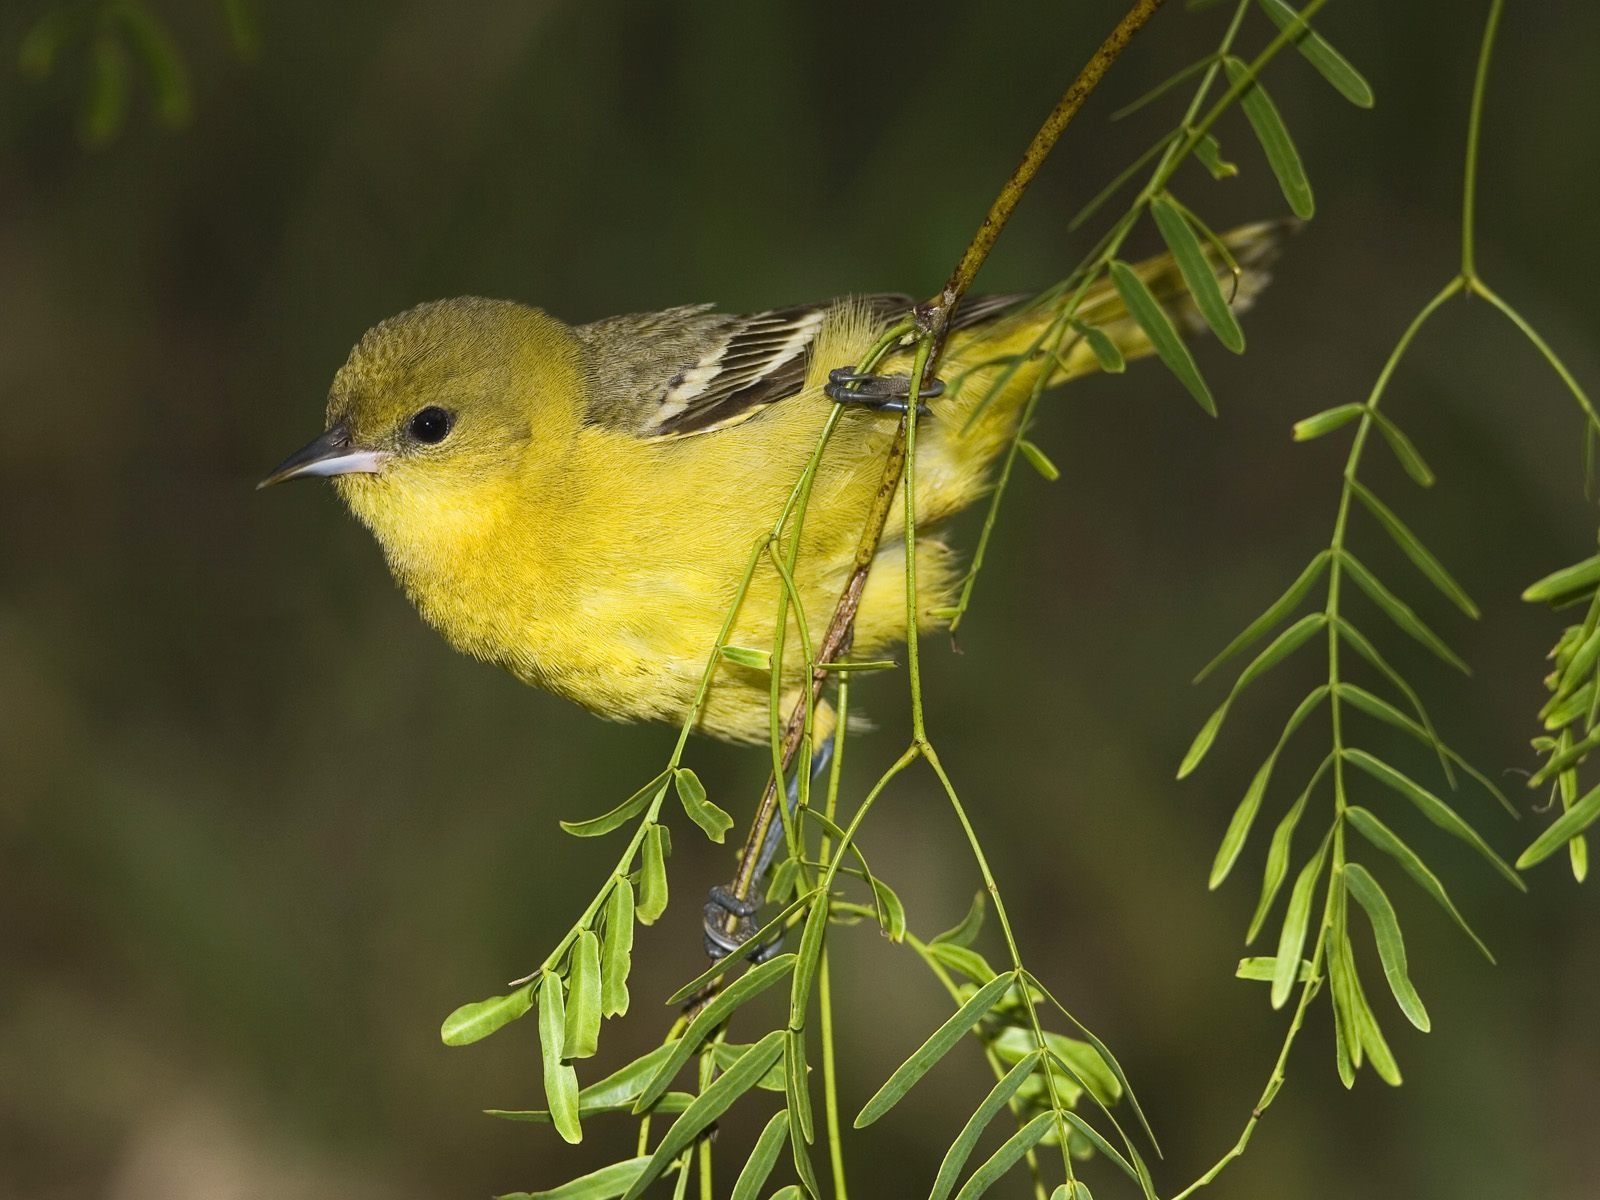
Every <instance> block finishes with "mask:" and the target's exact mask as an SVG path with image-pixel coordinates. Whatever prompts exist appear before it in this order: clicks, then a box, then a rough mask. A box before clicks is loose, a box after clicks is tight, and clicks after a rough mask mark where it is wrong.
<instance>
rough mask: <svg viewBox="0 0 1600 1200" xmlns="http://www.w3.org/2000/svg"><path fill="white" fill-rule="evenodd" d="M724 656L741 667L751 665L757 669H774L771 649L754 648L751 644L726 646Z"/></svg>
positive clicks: (723, 650)
mask: <svg viewBox="0 0 1600 1200" xmlns="http://www.w3.org/2000/svg"><path fill="white" fill-rule="evenodd" d="M722 657H723V658H725V659H727V660H728V661H729V662H731V663H737V664H738V665H739V666H741V667H751V668H753V669H755V670H757V671H771V670H772V651H771V650H753V649H751V648H750V647H749V646H724V647H723V648H722Z"/></svg>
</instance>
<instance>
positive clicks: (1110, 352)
mask: <svg viewBox="0 0 1600 1200" xmlns="http://www.w3.org/2000/svg"><path fill="white" fill-rule="evenodd" d="M1072 328H1073V329H1075V330H1076V331H1077V332H1078V333H1079V334H1081V335H1082V336H1083V340H1084V341H1086V342H1088V343H1089V350H1090V352H1091V353H1092V354H1093V355H1094V357H1095V361H1096V362H1098V363H1099V364H1100V369H1101V370H1102V371H1104V372H1105V373H1106V374H1107V375H1120V374H1121V373H1122V372H1123V371H1125V370H1126V369H1127V366H1128V361H1127V359H1125V358H1123V357H1122V347H1121V346H1119V345H1117V342H1116V339H1115V338H1113V337H1112V336H1111V335H1110V334H1109V333H1107V332H1106V331H1105V330H1104V329H1101V328H1100V327H1099V326H1098V325H1086V324H1085V323H1084V322H1082V321H1073V322H1072Z"/></svg>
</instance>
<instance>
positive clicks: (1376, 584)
mask: <svg viewBox="0 0 1600 1200" xmlns="http://www.w3.org/2000/svg"><path fill="white" fill-rule="evenodd" d="M1341 557H1342V558H1343V560H1344V566H1345V569H1346V570H1347V571H1348V572H1349V575H1350V578H1351V579H1353V580H1355V582H1356V586H1357V587H1359V588H1360V589H1361V590H1362V591H1363V592H1365V593H1366V594H1367V598H1368V599H1369V600H1371V601H1372V602H1373V603H1374V604H1376V605H1377V606H1378V607H1379V608H1380V609H1382V610H1383V613H1384V615H1385V616H1387V617H1388V618H1389V619H1390V620H1391V621H1393V622H1394V623H1395V624H1396V625H1398V626H1399V627H1400V628H1401V629H1402V630H1403V631H1404V632H1406V633H1408V634H1410V635H1411V636H1412V637H1413V638H1415V639H1416V640H1417V641H1418V642H1420V643H1422V645H1424V646H1426V647H1427V648H1428V649H1429V650H1431V651H1433V653H1434V654H1436V655H1438V657H1439V658H1441V659H1442V660H1443V661H1445V662H1447V663H1449V664H1450V665H1451V666H1452V667H1454V668H1455V669H1456V670H1458V671H1460V672H1461V673H1462V674H1463V675H1471V674H1472V668H1471V667H1469V666H1467V664H1466V663H1465V662H1464V661H1462V659H1461V656H1460V655H1458V654H1457V653H1456V652H1455V651H1454V650H1452V649H1450V647H1449V646H1447V645H1446V644H1445V641H1444V639H1443V638H1441V637H1440V636H1439V635H1438V634H1437V633H1435V632H1434V631H1433V630H1431V629H1429V628H1428V627H1427V625H1425V624H1423V621H1422V618H1421V617H1419V616H1417V614H1416V612H1415V611H1414V610H1413V609H1412V608H1411V606H1410V605H1409V604H1407V603H1406V602H1405V601H1404V600H1402V599H1400V597H1399V596H1396V595H1395V594H1394V593H1393V592H1391V591H1390V590H1389V589H1388V588H1386V587H1385V586H1384V585H1383V583H1382V582H1381V581H1380V580H1379V579H1378V577H1377V576H1375V575H1374V574H1373V573H1372V572H1371V571H1369V570H1367V568H1366V567H1364V566H1362V565H1361V560H1360V559H1358V558H1357V557H1356V556H1355V555H1353V554H1351V553H1350V552H1349V551H1348V550H1346V551H1344V552H1343V554H1342V555H1341Z"/></svg>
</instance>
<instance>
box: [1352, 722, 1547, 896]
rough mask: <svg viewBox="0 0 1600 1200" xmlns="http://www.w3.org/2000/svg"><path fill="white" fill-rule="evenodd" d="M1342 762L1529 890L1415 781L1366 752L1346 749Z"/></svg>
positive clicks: (1451, 811) (1473, 831) (1517, 885)
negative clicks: (1372, 779) (1404, 799)
mask: <svg viewBox="0 0 1600 1200" xmlns="http://www.w3.org/2000/svg"><path fill="white" fill-rule="evenodd" d="M1344 759H1345V761H1346V762H1348V763H1350V764H1352V765H1354V766H1357V767H1360V768H1361V769H1362V770H1363V771H1365V772H1366V773H1367V774H1368V775H1370V776H1372V778H1374V779H1376V780H1377V781H1378V782H1379V783H1381V784H1383V785H1384V786H1385V787H1387V788H1389V789H1391V790H1392V791H1394V792H1397V793H1398V794H1400V795H1402V796H1404V797H1405V798H1406V799H1407V800H1409V801H1411V803H1412V804H1414V805H1416V806H1417V808H1418V810H1420V811H1421V813H1422V815H1423V816H1425V817H1427V818H1428V820H1430V821H1432V822H1433V823H1434V824H1435V825H1437V826H1438V827H1439V828H1440V829H1442V830H1444V831H1445V832H1446V833H1448V834H1451V835H1453V836H1455V837H1458V838H1460V839H1461V840H1462V841H1463V842H1465V843H1467V845H1469V846H1471V847H1472V848H1473V849H1474V850H1476V851H1477V852H1478V853H1479V854H1481V855H1482V856H1483V857H1484V859H1485V860H1486V861H1487V862H1488V863H1489V864H1490V865H1491V866H1492V867H1494V869H1495V870H1496V871H1499V872H1500V874H1502V875H1504V876H1505V877H1506V879H1507V880H1509V881H1510V883H1511V884H1512V886H1513V887H1515V888H1516V889H1517V890H1518V891H1523V892H1525V891H1527V890H1528V887H1527V884H1525V883H1523V882H1522V878H1521V876H1519V875H1518V874H1517V873H1516V872H1515V871H1513V870H1512V869H1511V867H1510V866H1509V865H1508V864H1507V863H1506V861H1505V860H1504V859H1503V858H1501V857H1500V856H1499V855H1498V854H1496V853H1495V852H1494V851H1493V850H1492V849H1491V848H1490V846H1489V843H1488V842H1486V841H1484V840H1483V838H1482V836H1480V835H1479V833H1478V831H1477V830H1476V829H1474V828H1473V827H1472V826H1471V825H1468V824H1467V823H1466V822H1465V821H1464V820H1462V819H1461V817H1460V816H1459V815H1458V814H1457V813H1456V811H1455V809H1453V808H1451V807H1450V806H1449V805H1448V804H1446V803H1445V802H1444V801H1443V800H1441V799H1439V797H1437V796H1435V795H1434V794H1433V793H1432V792H1430V791H1429V790H1428V789H1427V788H1425V787H1423V786H1422V785H1421V784H1420V783H1418V782H1417V781H1416V780H1414V779H1412V778H1411V777H1410V776H1408V775H1404V774H1402V773H1401V772H1399V771H1397V770H1395V769H1394V768H1393V767H1391V766H1390V765H1389V764H1388V763H1386V762H1384V761H1383V760H1381V759H1378V758H1374V757H1373V756H1372V755H1370V754H1368V753H1367V752H1366V751H1365V750H1355V749H1347V750H1346V751H1345V752H1344Z"/></svg>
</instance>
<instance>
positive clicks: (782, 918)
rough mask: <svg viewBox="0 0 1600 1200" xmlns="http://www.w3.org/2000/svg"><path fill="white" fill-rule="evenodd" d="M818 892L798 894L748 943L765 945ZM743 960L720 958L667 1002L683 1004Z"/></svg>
mask: <svg viewBox="0 0 1600 1200" xmlns="http://www.w3.org/2000/svg"><path fill="white" fill-rule="evenodd" d="M773 892H774V894H776V892H777V889H776V888H774V889H773ZM816 894H817V893H816V889H814V888H813V889H812V890H811V891H809V892H806V893H805V894H804V895H802V896H797V897H796V898H795V899H793V900H791V901H789V903H788V904H787V905H785V906H784V908H783V909H781V910H780V911H779V913H778V914H777V916H775V917H773V918H772V919H771V920H770V921H768V922H767V923H766V924H765V925H763V926H762V927H761V928H760V929H758V930H756V931H755V932H754V933H752V934H751V935H750V937H749V938H748V939H746V944H747V945H752V946H762V945H765V944H766V943H767V941H768V939H770V938H771V937H772V935H773V934H775V933H777V932H778V930H779V929H782V928H783V927H784V925H785V924H786V923H787V922H788V920H789V918H790V917H792V916H794V914H795V913H797V912H799V911H800V910H801V909H802V908H805V907H807V906H808V905H809V904H810V903H811V899H812V897H813V896H815V895H816ZM741 961H742V960H740V959H739V958H738V957H737V956H736V955H732V954H730V955H728V956H727V957H726V958H721V959H718V960H717V961H716V962H714V963H712V964H711V965H710V966H709V967H707V968H706V969H705V970H704V971H702V972H700V974H698V975H696V976H695V977H694V978H693V979H691V980H690V981H689V982H688V983H686V984H684V985H683V986H682V987H680V988H679V989H678V990H677V991H675V992H673V993H672V995H670V996H668V997H667V1003H668V1004H669V1005H672V1004H682V1003H683V1002H684V1001H686V1000H688V999H689V998H690V997H691V996H693V995H694V994H695V993H696V992H698V991H700V989H702V988H703V987H705V986H706V985H707V984H709V983H710V982H711V981H712V980H714V979H720V978H722V976H724V975H726V974H727V973H728V972H729V971H732V970H735V969H736V968H737V967H739V966H740V965H741Z"/></svg>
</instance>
